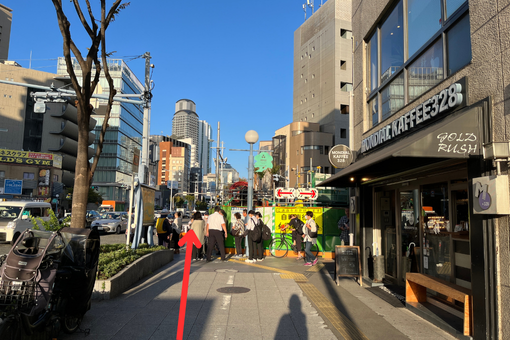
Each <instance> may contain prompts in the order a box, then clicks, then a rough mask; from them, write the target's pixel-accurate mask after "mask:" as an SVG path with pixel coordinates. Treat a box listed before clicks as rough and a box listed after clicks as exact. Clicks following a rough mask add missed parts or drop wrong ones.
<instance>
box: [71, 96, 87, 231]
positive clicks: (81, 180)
mask: <svg viewBox="0 0 510 340" xmlns="http://www.w3.org/2000/svg"><path fill="white" fill-rule="evenodd" d="M77 109H78V121H79V122H78V124H81V126H88V124H89V121H88V119H87V118H88V117H90V115H89V114H87V113H84V112H82V106H81V105H78V107H77ZM88 140H89V131H88V129H80V130H79V132H78V155H77V157H76V167H75V177H74V190H73V210H72V218H71V227H72V228H85V227H86V223H85V215H86V214H87V202H88V195H89V187H90V167H89V161H88V158H89V157H88V149H89V146H88Z"/></svg>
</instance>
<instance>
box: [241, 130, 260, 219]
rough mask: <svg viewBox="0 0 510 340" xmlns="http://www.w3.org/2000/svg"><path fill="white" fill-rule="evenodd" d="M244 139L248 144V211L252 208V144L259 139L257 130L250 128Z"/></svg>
mask: <svg viewBox="0 0 510 340" xmlns="http://www.w3.org/2000/svg"><path fill="white" fill-rule="evenodd" d="M244 139H245V140H246V142H247V143H248V144H250V156H249V157H248V211H250V210H251V209H253V163H254V157H253V144H255V143H257V141H258V140H259V134H258V133H257V131H254V130H250V131H248V132H246V134H245V135H244Z"/></svg>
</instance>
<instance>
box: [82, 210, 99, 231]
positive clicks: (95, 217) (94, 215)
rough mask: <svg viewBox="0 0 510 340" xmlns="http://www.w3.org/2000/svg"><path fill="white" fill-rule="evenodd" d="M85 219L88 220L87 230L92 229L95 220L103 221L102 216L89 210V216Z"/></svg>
mask: <svg viewBox="0 0 510 340" xmlns="http://www.w3.org/2000/svg"><path fill="white" fill-rule="evenodd" d="M85 219H86V220H87V228H90V226H91V225H92V222H94V221H95V220H99V219H101V215H100V214H99V213H98V212H97V211H95V210H89V211H87V215H86V216H85Z"/></svg>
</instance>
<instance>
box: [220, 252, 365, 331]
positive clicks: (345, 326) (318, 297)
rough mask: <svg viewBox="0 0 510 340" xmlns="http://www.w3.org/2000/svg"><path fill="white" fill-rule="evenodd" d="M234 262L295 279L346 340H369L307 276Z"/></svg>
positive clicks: (314, 267) (310, 270) (319, 267)
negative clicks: (309, 281)
mask: <svg viewBox="0 0 510 340" xmlns="http://www.w3.org/2000/svg"><path fill="white" fill-rule="evenodd" d="M229 261H232V262H237V263H243V264H245V265H247V266H252V267H257V268H262V269H267V270H271V271H274V272H277V273H280V277H281V278H282V279H293V280H294V281H296V283H297V284H298V285H299V287H300V288H301V290H302V291H303V293H305V294H306V296H307V297H308V298H309V299H310V300H311V301H312V302H313V303H314V304H315V305H316V306H317V309H319V310H320V311H321V312H322V313H323V314H324V316H325V317H326V318H327V319H328V320H329V321H330V322H331V324H332V325H333V327H335V329H336V330H337V331H338V332H339V333H340V334H342V336H343V337H344V338H345V339H346V340H368V338H367V337H366V336H365V334H363V332H362V331H361V330H360V329H359V328H358V327H357V326H356V325H355V324H354V323H353V322H352V321H351V320H349V318H347V317H346V316H345V315H344V314H342V312H340V311H339V310H338V309H337V308H336V307H335V306H334V305H333V304H332V303H331V302H330V301H329V300H328V299H327V298H326V297H325V296H324V295H323V294H322V293H321V292H320V291H319V290H318V289H317V288H316V287H315V286H314V285H313V284H311V283H308V279H307V277H306V276H305V275H303V274H300V273H294V272H291V271H289V270H283V269H278V268H273V267H268V266H262V265H260V264H255V263H245V262H241V261H237V260H233V259H231V260H229ZM323 267H324V264H322V263H321V264H318V265H315V266H313V267H311V268H310V269H308V270H307V272H318V271H320V270H321V269H322V268H323Z"/></svg>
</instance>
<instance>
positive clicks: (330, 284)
mask: <svg viewBox="0 0 510 340" xmlns="http://www.w3.org/2000/svg"><path fill="white" fill-rule="evenodd" d="M184 253H185V252H184V251H182V252H181V254H180V255H175V258H174V261H173V262H172V263H170V264H169V265H167V266H165V267H164V268H162V269H161V270H160V271H159V272H157V273H155V274H154V275H152V276H151V277H149V278H147V279H145V280H142V281H140V282H139V283H138V284H136V285H135V286H134V287H132V288H131V289H130V290H129V291H127V292H125V293H124V294H122V295H121V296H120V297H118V298H116V299H113V300H106V301H95V302H94V303H93V304H92V308H91V310H90V311H89V312H87V314H86V315H85V318H84V320H83V322H82V325H81V328H82V329H90V336H89V337H88V338H91V339H94V340H95V339H99V340H102V339H136V340H138V339H151V340H156V339H165V340H166V339H175V337H176V333H177V323H178V317H179V305H180V296H181V289H182V275H183V266H184ZM327 268H328V265H326V266H324V265H320V266H319V265H318V266H315V267H312V268H310V267H304V266H303V265H302V262H299V261H295V260H294V259H293V258H283V259H276V258H271V257H268V258H266V259H265V261H263V262H257V263H255V264H250V263H244V262H243V261H237V260H232V259H231V260H230V261H229V262H226V263H221V262H220V261H214V262H210V263H206V262H205V261H198V262H192V266H191V275H190V285H189V290H188V302H187V308H186V320H185V327H184V339H248V340H249V339H284V340H285V339H318V340H322V339H425V338H427V339H430V338H435V339H437V340H439V339H453V338H452V337H450V336H449V335H447V334H446V333H444V332H443V331H442V330H440V329H438V328H436V327H435V326H433V325H432V324H430V323H428V322H427V321H424V320H422V319H420V318H418V317H417V316H415V315H414V314H412V313H411V312H409V311H407V310H406V309H405V308H396V307H393V306H392V305H390V304H388V303H387V302H385V301H383V300H382V299H380V298H378V297H377V296H376V295H374V294H372V293H371V292H369V291H368V290H366V289H365V288H362V287H359V286H358V284H357V283H355V282H354V281H353V280H350V279H349V280H342V281H341V284H340V286H339V287H337V286H336V284H335V282H334V281H333V280H332V279H331V276H330V274H329V273H328V271H327ZM280 273H281V274H280ZM60 338H61V339H63V340H66V339H83V338H85V335H84V334H83V333H76V334H73V335H64V336H61V337H60Z"/></svg>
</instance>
